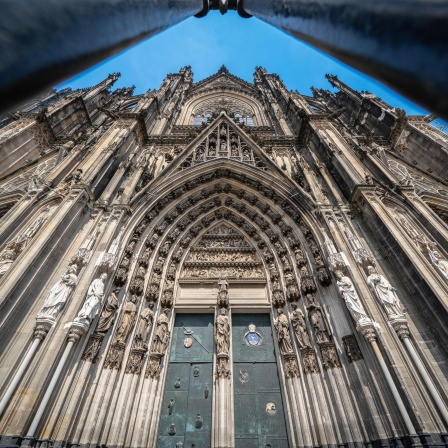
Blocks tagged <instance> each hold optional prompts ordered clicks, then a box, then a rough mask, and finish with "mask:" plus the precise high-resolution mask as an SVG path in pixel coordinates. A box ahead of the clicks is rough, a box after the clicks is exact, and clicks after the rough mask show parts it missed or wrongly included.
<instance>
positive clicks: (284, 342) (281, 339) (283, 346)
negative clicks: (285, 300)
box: [274, 310, 294, 355]
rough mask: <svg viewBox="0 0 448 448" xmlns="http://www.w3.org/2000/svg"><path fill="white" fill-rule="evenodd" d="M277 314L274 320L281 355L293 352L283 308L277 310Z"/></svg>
mask: <svg viewBox="0 0 448 448" xmlns="http://www.w3.org/2000/svg"><path fill="white" fill-rule="evenodd" d="M277 313H278V316H277V318H276V319H275V321H274V326H275V329H276V330H277V338H278V347H279V349H280V353H281V354H282V355H290V354H293V353H294V350H293V349H292V344H291V336H290V334H289V325H288V318H287V317H286V316H285V315H284V314H283V310H278V311H277Z"/></svg>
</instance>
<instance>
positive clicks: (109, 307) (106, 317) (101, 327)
mask: <svg viewBox="0 0 448 448" xmlns="http://www.w3.org/2000/svg"><path fill="white" fill-rule="evenodd" d="M119 292H120V288H116V289H114V291H113V292H112V293H111V294H109V297H108V298H107V302H106V304H105V305H104V309H103V312H102V313H101V316H100V319H99V321H98V325H97V326H96V330H95V331H96V333H102V334H105V333H107V331H108V330H109V328H110V327H112V325H113V324H114V321H115V313H116V312H117V310H118V299H117V294H118V293H119Z"/></svg>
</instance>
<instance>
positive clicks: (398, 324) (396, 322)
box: [389, 317, 409, 339]
mask: <svg viewBox="0 0 448 448" xmlns="http://www.w3.org/2000/svg"><path fill="white" fill-rule="evenodd" d="M389 323H390V325H391V326H392V328H393V329H394V330H395V332H396V333H397V335H398V337H399V338H400V339H405V338H409V326H408V321H407V320H406V318H405V317H398V318H396V319H391V320H389Z"/></svg>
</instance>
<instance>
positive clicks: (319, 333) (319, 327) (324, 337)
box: [309, 306, 331, 344]
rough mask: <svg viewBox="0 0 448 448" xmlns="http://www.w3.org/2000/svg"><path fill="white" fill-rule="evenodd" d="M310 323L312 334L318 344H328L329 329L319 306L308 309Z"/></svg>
mask: <svg viewBox="0 0 448 448" xmlns="http://www.w3.org/2000/svg"><path fill="white" fill-rule="evenodd" d="M309 316H310V321H311V323H312V324H313V328H314V334H315V335H316V341H317V343H318V344H320V343H322V342H330V339H331V337H330V329H329V327H328V323H327V319H326V318H325V315H324V313H323V312H322V310H321V309H320V307H319V306H313V307H310V311H309Z"/></svg>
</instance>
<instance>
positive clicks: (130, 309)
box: [114, 295, 137, 344]
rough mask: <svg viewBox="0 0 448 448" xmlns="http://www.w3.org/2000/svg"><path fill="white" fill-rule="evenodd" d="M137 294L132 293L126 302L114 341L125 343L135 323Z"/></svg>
mask: <svg viewBox="0 0 448 448" xmlns="http://www.w3.org/2000/svg"><path fill="white" fill-rule="evenodd" d="M135 302H137V296H134V295H132V296H131V297H130V298H129V300H128V301H127V302H126V303H125V304H124V306H123V310H122V311H121V317H120V323H119V325H118V328H117V333H116V335H115V339H114V343H121V344H124V343H125V342H126V339H127V337H128V334H129V333H130V332H131V330H132V327H133V326H134V323H135V315H136V314H137V305H136V304H135Z"/></svg>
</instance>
